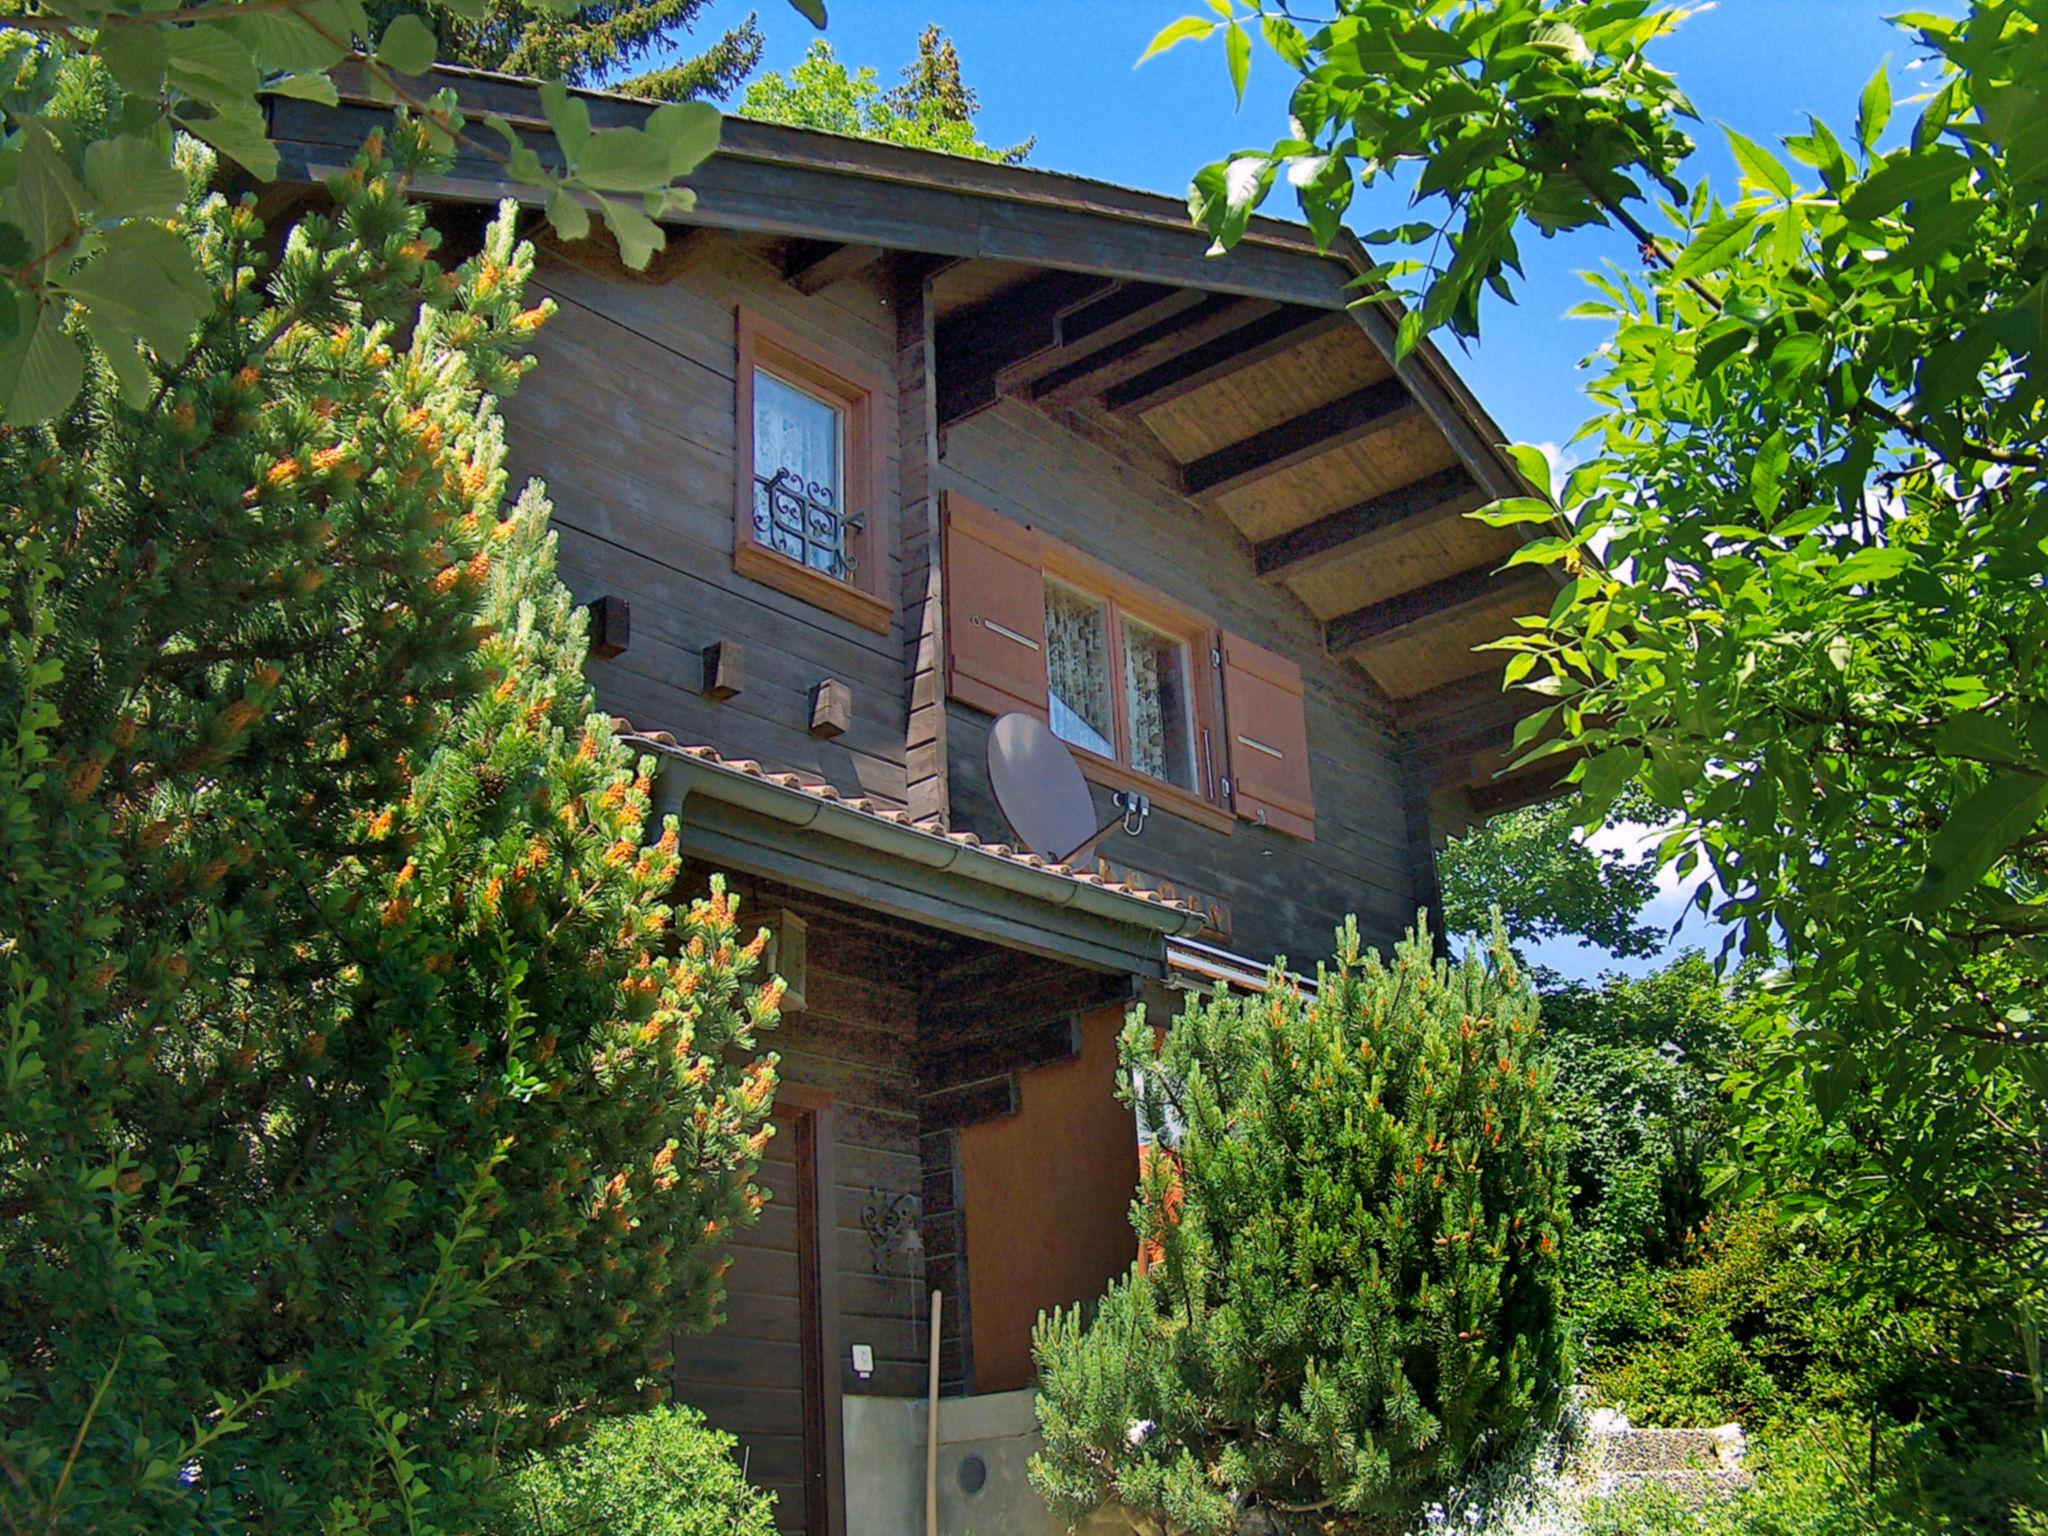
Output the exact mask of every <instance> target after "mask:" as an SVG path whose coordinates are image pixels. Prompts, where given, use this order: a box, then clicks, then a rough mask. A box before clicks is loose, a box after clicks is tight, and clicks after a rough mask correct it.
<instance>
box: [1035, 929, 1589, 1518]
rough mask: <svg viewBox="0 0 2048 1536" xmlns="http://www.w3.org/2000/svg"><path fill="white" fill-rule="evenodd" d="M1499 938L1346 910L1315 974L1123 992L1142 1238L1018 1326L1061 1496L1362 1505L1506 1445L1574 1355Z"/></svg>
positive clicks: (1230, 1514)
mask: <svg viewBox="0 0 2048 1536" xmlns="http://www.w3.org/2000/svg"><path fill="white" fill-rule="evenodd" d="M1536 1032H1537V1031H1536V1007H1535V1001H1534V998H1533V996H1532V995H1531V993H1530V990H1529V987H1528V984H1527V982H1526V981H1525V980H1524V978H1523V977H1522V976H1521V975H1519V974H1518V973H1517V970H1516V968H1515V965H1514V962H1513V960H1512V958H1511V957H1510V956H1509V955H1508V954H1507V952H1506V948H1505V945H1504V944H1503V943H1500V942H1498V941H1497V942H1496V944H1495V947H1494V950H1493V953H1492V955H1491V957H1490V959H1486V960H1482V959H1481V958H1479V957H1478V956H1476V955H1473V956H1468V957H1467V959H1466V960H1465V961H1464V962H1463V963H1461V964H1458V965H1450V964H1447V963H1444V962H1441V961H1437V960H1434V959H1432V957H1431V951H1430V947H1429V943H1428V940H1427V937H1426V936H1422V937H1417V936H1412V935H1411V937H1410V938H1409V939H1408V940H1407V942H1405V943H1403V944H1402V945H1400V946H1399V948H1398V949H1397V950H1396V952H1395V958H1394V961H1393V964H1392V965H1391V966H1388V965H1383V964H1382V963H1381V961H1380V959H1379V957H1378V956H1377V955H1372V954H1366V955H1361V953H1360V948H1359V941H1358V933H1357V928H1356V926H1355V925H1353V924H1347V925H1346V927H1345V928H1344V929H1343V930H1342V931H1341V932H1340V933H1339V935H1338V951H1337V958H1336V961H1335V963H1334V964H1332V965H1326V966H1324V967H1322V968H1321V969H1320V971H1319V972H1318V989H1317V993H1316V996H1315V997H1314V998H1313V999H1312V1000H1311V999H1308V998H1305V997H1303V996H1302V995H1301V993H1300V992H1299V991H1297V990H1296V989H1295V988H1293V987H1291V986H1289V985H1287V984H1286V983H1285V982H1284V980H1282V979H1281V978H1280V977H1279V976H1277V975H1276V976H1275V978H1274V979H1273V984H1272V987H1271V989H1270V990H1269V991H1268V992H1266V993H1265V994H1264V995H1262V996H1255V997H1236V996H1232V995H1229V994H1227V993H1223V992H1220V991H1219V993H1218V994H1216V995H1215V996H1212V997H1209V998H1205V999H1200V1000H1196V1001H1193V1002H1191V1003H1190V1004H1189V1005H1188V1007H1187V1008H1186V1009H1185V1011H1183V1012H1182V1014H1181V1015H1180V1017H1179V1018H1178V1019H1176V1020H1175V1021H1174V1023H1173V1025H1172V1027H1171V1028H1170V1029H1169V1030H1168V1031H1167V1032H1166V1034H1165V1038H1164V1040H1163V1042H1158V1043H1156V1044H1155V1035H1154V1031H1153V1030H1152V1029H1151V1028H1150V1027H1149V1026H1148V1025H1147V1024H1146V1022H1145V1019H1144V1016H1143V1013H1142V1011H1140V1012H1139V1013H1138V1014H1137V1015H1135V1016H1134V1017H1133V1019H1132V1020H1131V1023H1130V1025H1129V1026H1128V1027H1127V1028H1126V1030H1125V1032H1124V1036H1123V1041H1122V1048H1123V1081H1124V1089H1125V1092H1126V1094H1127V1095H1128V1096H1129V1098H1130V1099H1131V1101H1132V1102H1133V1103H1135V1104H1136V1105H1137V1106H1138V1109H1139V1113H1140V1114H1141V1116H1142V1117H1143V1121H1144V1123H1145V1124H1146V1125H1147V1126H1148V1127H1149V1128H1150V1129H1151V1131H1152V1133H1153V1135H1154V1137H1155V1138H1158V1139H1162V1140H1164V1141H1167V1142H1170V1143H1173V1144H1175V1146H1176V1149H1177V1156H1174V1157H1155V1158H1153V1159H1151V1160H1150V1162H1149V1165H1148V1169H1147V1173H1146V1177H1145V1182H1144V1186H1143V1189H1142V1191H1141V1198H1140V1200H1139V1202H1138V1203H1137V1205H1136V1206H1135V1207H1134V1211H1133V1216H1134V1220H1135V1222H1136V1224H1137V1226H1138V1228H1139V1232H1140V1235H1141V1236H1143V1237H1145V1238H1147V1239H1151V1240H1156V1241H1157V1243H1158V1244H1159V1248H1160V1251H1161V1257H1160V1259H1159V1260H1158V1262H1156V1263H1155V1264H1153V1265H1151V1266H1150V1267H1149V1269H1147V1270H1146V1271H1145V1272H1143V1273H1133V1274H1132V1275H1131V1276H1129V1277H1128V1278H1126V1279H1123V1280H1120V1281H1118V1282H1116V1283H1115V1284H1114V1285H1112V1286H1111V1288H1110V1290H1109V1293H1108V1294H1107V1295H1106V1296H1105V1297H1104V1298H1103V1299H1102V1302H1101V1304H1100V1306H1099V1308H1097V1309H1095V1311H1094V1314H1093V1317H1092V1319H1090V1318H1087V1317H1084V1315H1083V1313H1082V1312H1081V1311H1079V1310H1075V1311H1069V1312H1064V1313H1056V1314H1054V1315H1053V1316H1052V1317H1050V1318H1049V1319H1046V1320H1043V1321H1042V1322H1041V1324H1040V1327H1039V1329H1038V1332H1037V1335H1036V1337H1035V1340H1034V1343H1035V1347H1036V1353H1037V1358H1038V1364H1039V1370H1040V1396H1039V1400H1038V1412H1039V1422H1040V1425H1041V1427H1042V1429H1043V1430H1044V1433H1045V1437H1046V1445H1045V1449H1044V1451H1043V1452H1042V1453H1041V1454H1040V1455H1039V1456H1037V1457H1035V1458H1034V1459H1033V1462H1032V1468H1031V1475H1032V1480H1033V1482H1034V1483H1035V1485H1036V1486H1037V1487H1038V1489H1039V1490H1040V1492H1041V1493H1042V1494H1044V1495H1045V1497H1046V1498H1047V1500H1048V1502H1049V1503H1050V1504H1051V1505H1052V1507H1053V1508H1054V1510H1055V1511H1056V1512H1058V1513H1061V1514H1063V1515H1066V1516H1069V1517H1076V1516H1079V1515H1080V1514H1082V1513H1084V1512H1086V1511H1088V1510H1091V1509H1094V1508H1098V1507H1100V1506H1102V1505H1104V1504H1105V1503H1109V1502H1112V1501H1114V1502H1117V1503H1121V1504H1122V1505H1124V1506H1125V1507H1127V1508H1129V1509H1132V1510H1136V1511H1142V1512H1144V1513H1145V1514H1147V1515H1148V1516H1151V1517H1154V1518H1159V1519H1161V1520H1162V1522H1163V1523H1165V1524H1167V1525H1170V1526H1171V1528H1172V1529H1174V1530H1176V1531H1180V1530H1186V1531H1190V1532H1221V1531H1227V1530H1231V1529H1233V1528H1234V1526H1235V1522H1236V1519H1237V1515H1238V1512H1239V1511H1241V1510H1243V1509H1245V1508H1248V1507H1253V1506H1256V1507H1262V1508H1264V1509H1265V1510H1267V1511H1268V1512H1270V1513H1273V1514H1276V1515H1278V1516H1281V1517H1283V1518H1287V1517H1288V1516H1289V1511H1303V1510H1313V1511H1315V1520H1316V1525H1315V1529H1317V1530H1318V1531H1323V1532H1340V1531H1351V1530H1362V1529H1366V1528H1368V1527H1369V1526H1370V1525H1371V1524H1372V1523H1373V1522H1374V1521H1375V1520H1378V1519H1382V1518H1384V1517H1386V1516H1388V1515H1393V1514H1399V1513H1404V1512H1406V1511H1408V1510H1410V1509H1412V1508H1413V1506H1414V1505H1415V1504H1416V1502H1417V1501H1418V1500H1420V1499H1421V1498H1422V1497H1424V1496H1425V1495H1426V1494H1427V1493H1428V1492H1429V1491H1430V1490H1432V1489H1435V1488H1438V1487H1440V1486H1442V1485H1444V1484H1447V1483H1450V1482H1453V1481H1455V1480H1458V1479H1460V1478H1461V1477H1464V1476H1466V1475H1469V1474H1470V1473H1471V1472H1472V1471H1473V1470H1474V1469H1476V1468H1478V1467H1479V1466H1481V1465H1482V1464H1484V1463H1485V1462H1486V1461H1487V1460H1488V1459H1489V1458H1491V1457H1493V1456H1495V1455H1497V1454H1500V1453H1502V1452H1504V1451H1506V1450H1507V1449H1508V1448H1509V1447H1511V1446H1512V1445H1513V1444H1514V1443H1516V1442H1517V1441H1518V1440H1519V1439H1520V1438H1521V1437H1522V1434H1523V1431H1524V1430H1525V1429H1526V1428H1527V1427H1528V1426H1529V1425H1530V1424H1531V1423H1532V1422H1535V1421H1538V1420H1540V1419H1542V1418H1544V1417H1545V1416H1547V1415H1550V1414H1552V1413H1554V1412H1555V1411H1556V1409H1557V1408H1558V1406H1559V1404H1560V1400H1561V1398H1562V1395H1563V1384H1564V1377H1565V1360H1564V1334H1563V1326H1562V1323H1561V1321H1560V1318H1559V1311H1558V1308H1559V1297H1558V1272H1559V1255H1558V1249H1559V1246H1560V1242H1561V1239H1562V1237H1563V1233H1564V1229H1565V1225H1566V1216H1565V1212H1564V1209H1563V1203H1562V1198H1561V1195H1560V1193H1559V1190H1558V1185H1557V1179H1556V1162H1555V1155H1554V1150H1553V1132H1552V1126H1551V1119H1550V1111H1549V1096H1550V1091H1551V1085H1550V1083H1549V1081H1548V1078H1547V1076H1546V1074H1545V1072H1544V1071H1543V1069H1542V1068H1541V1067H1540V1066H1539V1065H1538V1061H1537V1052H1536Z"/></svg>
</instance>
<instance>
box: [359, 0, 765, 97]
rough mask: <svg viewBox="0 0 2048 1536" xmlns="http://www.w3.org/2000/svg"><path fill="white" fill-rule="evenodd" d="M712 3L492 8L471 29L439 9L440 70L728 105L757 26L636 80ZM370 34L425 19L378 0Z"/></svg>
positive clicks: (637, 0)
mask: <svg viewBox="0 0 2048 1536" xmlns="http://www.w3.org/2000/svg"><path fill="white" fill-rule="evenodd" d="M710 5H711V0H598V3H597V4H594V5H586V6H581V7H578V8H574V9H570V10H567V11H564V10H563V9H562V7H560V6H559V5H552V4H549V3H548V0H490V3H489V4H488V5H484V6H481V7H479V10H478V14H477V16H476V18H475V19H474V20H468V19H465V18H463V17H461V16H458V15H457V14H456V13H455V12H453V11H451V10H447V9H444V8H442V7H438V6H437V7H434V8H433V14H432V17H431V19H432V21H433V24H434V27H435V31H436V34H437V36H438V39H439V43H440V48H439V57H440V61H441V62H442V63H444V64H459V65H463V66H465V67H467V68H470V69H491V70H500V71H503V72H505V73H508V74H514V75H530V76H533V77H534V78H536V79H540V80H559V81H561V82H562V83H563V84H565V85H584V86H604V87H606V88H608V89H611V90H615V91H623V92H625V93H627V94H628V95H632V96H645V97H648V98H650V99H651V100H655V101H690V100H706V99H708V100H712V101H723V100H725V99H726V97H728V96H730V95H731V94H732V92H733V90H734V89H735V88H736V87H737V86H738V85H739V83H740V82H741V81H742V80H744V79H746V77H747V76H748V75H750V74H752V73H753V71H754V67H755V66H756V65H757V64H759V63H760V62H761V50H762V48H763V47H764V46H765V45H766V39H765V38H763V37H762V35H761V22H760V17H759V16H758V15H757V14H756V13H754V12H751V11H750V12H748V13H747V18H746V20H744V21H742V22H741V23H740V24H739V25H738V26H736V27H731V28H728V29H727V30H726V31H725V32H724V33H722V34H721V35H720V36H719V38H718V40H717V41H716V42H714V43H713V44H712V45H711V46H710V47H709V48H707V49H705V50H704V51H703V52H701V53H698V54H695V55H694V56H691V57H687V58H680V59H676V60H674V61H672V62H668V63H663V64H657V65H656V66H655V67H653V68H651V69H644V70H639V71H637V72H635V66H636V65H640V64H643V63H645V62H646V61H647V60H648V59H650V58H662V57H665V56H666V55H668V54H669V53H670V52H671V51H673V50H677V49H680V48H682V47H683V46H684V45H685V43H686V40H687V39H689V38H690V37H691V35H692V34H693V33H694V32H695V31H696V28H697V23H698V22H699V21H700V20H701V19H702V17H703V13H704V12H705V11H706V10H707V9H709V8H710ZM368 10H369V15H370V23H371V24H370V29H369V32H368V34H367V35H369V36H373V37H381V36H383V32H384V28H385V26H387V25H388V24H389V22H390V19H391V18H392V17H393V16H396V15H398V14H399V13H400V12H403V11H413V12H418V13H420V14H422V15H425V14H426V10H427V8H426V7H425V6H423V5H420V4H416V3H411V0H372V3H371V4H370V5H369V7H368Z"/></svg>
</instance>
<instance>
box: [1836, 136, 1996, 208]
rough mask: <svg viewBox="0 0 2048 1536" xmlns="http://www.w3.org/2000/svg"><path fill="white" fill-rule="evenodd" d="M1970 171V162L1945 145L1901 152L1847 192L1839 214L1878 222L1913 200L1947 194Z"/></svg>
mask: <svg viewBox="0 0 2048 1536" xmlns="http://www.w3.org/2000/svg"><path fill="white" fill-rule="evenodd" d="M1969 170H1970V162H1969V161H1968V160H1967V159H1965V158H1964V157H1963V155H1962V154H1961V153H1960V152H1959V151H1957V150H1954V149H1951V148H1949V146H1948V145H1946V144H1935V145H1932V146H1930V147H1929V148H1927V149H1923V150H1903V151H1901V152H1900V153H1898V154H1895V155H1893V156H1892V157H1891V158H1890V159H1889V160H1887V161H1886V162H1885V163H1884V166H1883V167H1882V169H1880V170H1878V171H1877V172H1876V173H1874V174H1873V175H1871V176H1868V177H1866V178H1865V179H1864V180H1863V181H1861V182H1859V183H1858V184H1857V185H1856V186H1855V187H1854V188H1853V189H1852V190H1851V191H1850V193H1849V195H1848V196H1847V197H1846V198H1844V199H1843V200H1842V212H1843V213H1844V214H1846V215H1848V217H1850V218H1852V219H1880V218H1883V217H1884V216H1885V215H1886V214H1888V213H1890V212H1891V211H1892V210H1893V209H1894V208H1902V207H1904V206H1905V205H1906V204H1907V203H1908V202H1910V201H1912V200H1913V199H1914V198H1916V197H1925V196H1927V195H1928V194H1929V193H1934V192H1944V191H1947V190H1948V188H1950V187H1952V186H1954V185H1955V184H1956V183H1957V182H1958V181H1960V180H1962V178H1963V177H1964V176H1966V175H1968V174H1969Z"/></svg>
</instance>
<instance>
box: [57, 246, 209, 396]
mask: <svg viewBox="0 0 2048 1536" xmlns="http://www.w3.org/2000/svg"><path fill="white" fill-rule="evenodd" d="M64 288H65V290H66V291H67V292H68V293H70V294H71V295H72V296H73V297H74V298H76V299H78V300H79V301H80V302H81V303H83V304H85V305H86V306H87V307H89V308H90V309H91V310H92V311H93V313H94V314H96V315H104V316H110V317H112V318H114V319H116V320H118V321H119V322H120V323H121V324H122V326H124V327H125V328H126V329H127V331H128V333H129V334H130V335H131V336H136V337H140V338H141V340H142V342H143V343H144V345H146V346H149V347H152V348H154V349H155V350H156V351H157V352H159V353H161V354H163V355H164V357H165V358H166V359H168V360H170V361H172V362H175V361H177V360H178V359H180V358H182V357H183V356H184V355H185V349H186V347H187V345H188V344H189V343H190V341H191V337H192V331H193V329H194V327H196V326H197V325H198V324H199V321H200V318H201V317H202V316H203V315H204V314H205V313H206V311H207V308H208V307H209V300H210V299H211V297H212V295H211V292H210V290H209V289H208V287H207V284H206V279H205V278H203V277H202V276H200V273H199V268H198V266H197V264H196V263H195V262H194V261H193V259H192V250H191V247H190V245H189V244H187V242H186V241H185V239H184V238H183V237H182V236H180V235H177V234H175V233H173V232H172V231H171V230H169V229H167V228H165V227H164V226H163V225H161V224H148V223H139V222H138V223H130V224H123V225H121V226H119V227H118V228H116V229H112V230H109V231H108V232H107V234H106V236H105V237H104V239H103V241H102V246H101V250H100V252H99V253H98V254H97V255H95V256H94V257H92V258H91V259H90V260H88V261H86V262H84V263H82V264H81V265H80V266H79V267H78V268H77V269H76V270H74V271H73V272H71V273H70V274H69V275H68V276H66V278H65V279H64Z"/></svg>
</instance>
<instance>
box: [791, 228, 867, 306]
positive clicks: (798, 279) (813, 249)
mask: <svg viewBox="0 0 2048 1536" xmlns="http://www.w3.org/2000/svg"><path fill="white" fill-rule="evenodd" d="M885 254H886V253H885V252H884V251H883V250H882V248H881V247H880V246H878V245H853V244H841V243H838V242H835V241H830V240H799V241H797V242H795V243H794V244H793V245H792V247H791V248H790V251H789V253H788V254H787V255H786V256H785V257H784V258H783V262H782V277H783V281H784V282H786V283H788V284H789V286H790V287H792V288H794V289H795V290H796V291H797V292H798V293H801V294H803V295H805V296H806V297H808V296H810V295H811V294H814V293H823V292H824V291H825V290H826V289H827V288H829V287H831V286H832V285H833V284H834V283H836V282H839V281H840V280H841V279H843V278H848V277H852V276H853V275H854V274H856V273H859V272H865V271H867V270H868V268H870V267H872V266H874V265H875V263H876V262H878V261H880V260H881V259H882V257H883V256H884V255H885Z"/></svg>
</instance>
